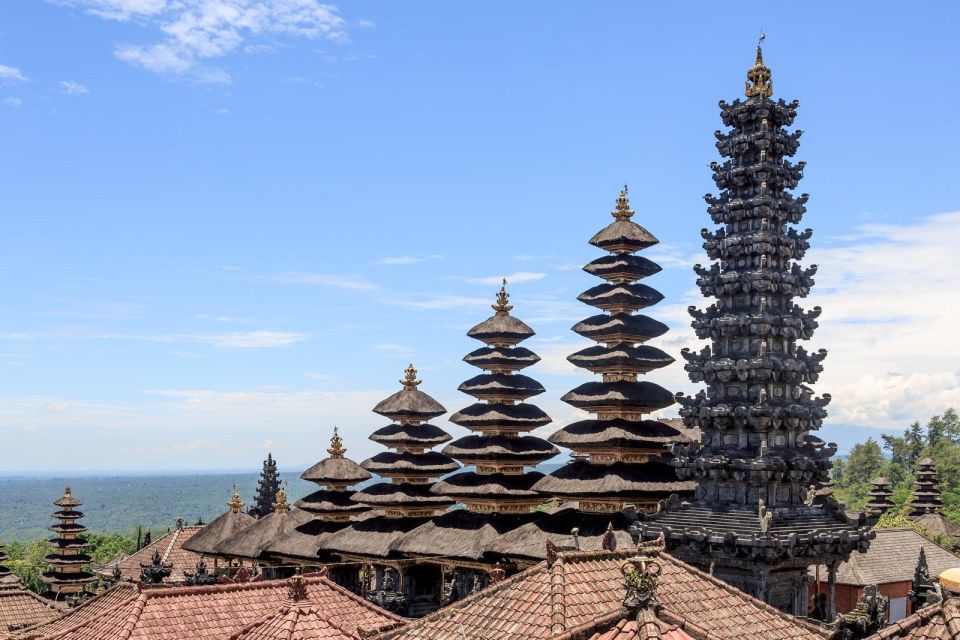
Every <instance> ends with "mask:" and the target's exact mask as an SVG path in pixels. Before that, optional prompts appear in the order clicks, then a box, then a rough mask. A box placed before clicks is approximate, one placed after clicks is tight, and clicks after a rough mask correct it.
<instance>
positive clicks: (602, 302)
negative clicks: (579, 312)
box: [577, 282, 663, 310]
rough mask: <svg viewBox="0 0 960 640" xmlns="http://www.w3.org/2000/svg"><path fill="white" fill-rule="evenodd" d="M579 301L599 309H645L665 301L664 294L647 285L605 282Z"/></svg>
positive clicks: (587, 291) (580, 296)
mask: <svg viewBox="0 0 960 640" xmlns="http://www.w3.org/2000/svg"><path fill="white" fill-rule="evenodd" d="M577 300H579V301H580V302H583V303H585V304H588V305H590V306H591V307H597V308H598V309H634V310H636V309H644V308H646V307H650V306H653V305H655V304H657V303H658V302H660V301H661V300H663V294H662V293H660V292H659V291H657V290H656V289H654V288H653V287H648V286H647V285H645V284H640V283H634V284H612V283H609V282H605V283H604V284H598V285H597V286H595V287H591V288H590V289H587V290H586V291H584V292H583V293H581V294H580V295H579V296H577Z"/></svg>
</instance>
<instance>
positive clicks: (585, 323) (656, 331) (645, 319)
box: [573, 313, 670, 344]
mask: <svg viewBox="0 0 960 640" xmlns="http://www.w3.org/2000/svg"><path fill="white" fill-rule="evenodd" d="M573 330H574V331H575V332H577V333H579V334H580V335H582V336H583V337H584V338H590V339H591V340H596V341H597V342H606V343H612V342H629V343H631V344H633V343H637V342H646V341H647V340H650V339H652V338H656V337H658V336H662V335H663V334H665V333H666V332H667V331H669V330H670V328H669V327H668V326H667V325H665V324H663V323H662V322H660V321H659V320H654V319H653V318H651V317H649V316H645V315H642V314H629V313H615V314H612V315H608V314H606V313H601V314H598V315H595V316H590V317H589V318H587V319H586V320H582V321H580V322H578V323H577V324H575V325H573Z"/></svg>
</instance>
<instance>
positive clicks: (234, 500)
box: [227, 482, 244, 513]
mask: <svg viewBox="0 0 960 640" xmlns="http://www.w3.org/2000/svg"><path fill="white" fill-rule="evenodd" d="M227 506H228V507H230V511H232V512H233V513H240V512H241V511H243V507H244V504H243V500H242V499H241V498H240V492H239V491H237V483H236V482H234V483H233V497H231V498H230V502H228V503H227Z"/></svg>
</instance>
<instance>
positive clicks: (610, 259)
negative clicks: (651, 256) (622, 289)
mask: <svg viewBox="0 0 960 640" xmlns="http://www.w3.org/2000/svg"><path fill="white" fill-rule="evenodd" d="M583 270H584V271H586V272H587V273H589V274H591V275H595V276H598V277H600V278H603V279H604V280H610V281H612V282H633V281H635V280H640V279H642V278H646V277H647V276H652V275H653V274H655V273H658V272H660V271H661V268H660V265H658V264H657V263H656V262H653V261H652V260H648V259H647V258H643V257H641V256H634V255H630V254H628V253H621V254H615V255H610V256H603V257H602V258H597V259H596V260H594V261H592V262H590V263H589V264H587V266H585V267H584V268H583Z"/></svg>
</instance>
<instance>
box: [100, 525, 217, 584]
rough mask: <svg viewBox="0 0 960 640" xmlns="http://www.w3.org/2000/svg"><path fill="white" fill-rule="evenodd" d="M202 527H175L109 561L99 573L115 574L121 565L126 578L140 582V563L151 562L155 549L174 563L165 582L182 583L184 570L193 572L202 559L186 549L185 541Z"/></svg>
mask: <svg viewBox="0 0 960 640" xmlns="http://www.w3.org/2000/svg"><path fill="white" fill-rule="evenodd" d="M201 529H203V527H184V528H183V529H174V530H173V531H170V532H169V533H166V534H164V535H162V536H161V537H159V538H157V539H156V540H154V541H153V542H151V543H150V544H148V545H147V546H145V547H144V548H143V549H140V550H139V551H137V552H136V553H134V554H133V555H130V556H127V557H126V558H122V559H120V560H119V561H115V562H110V563H108V564H107V565H106V566H104V567H103V569H101V570H100V571H99V573H100V575H103V576H108V577H109V576H110V575H112V574H113V568H114V566H116V565H119V566H120V573H121V574H122V575H123V579H124V580H130V581H131V582H140V565H142V564H150V563H151V561H152V559H153V553H154V551H159V552H160V557H161V558H162V559H163V561H164V562H165V563H168V564H171V565H173V571H172V572H171V573H170V576H169V577H167V578H164V580H163V582H164V583H165V584H166V583H172V584H180V583H182V582H183V581H184V580H185V579H186V576H184V575H183V572H184V571H186V572H188V573H193V572H194V571H195V570H196V567H197V562H198V561H199V560H200V556H199V555H198V554H196V553H194V552H192V551H187V550H186V549H184V548H183V543H185V542H186V541H187V540H189V539H190V538H191V537H193V535H194V534H195V533H198V532H199V531H200V530H201Z"/></svg>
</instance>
